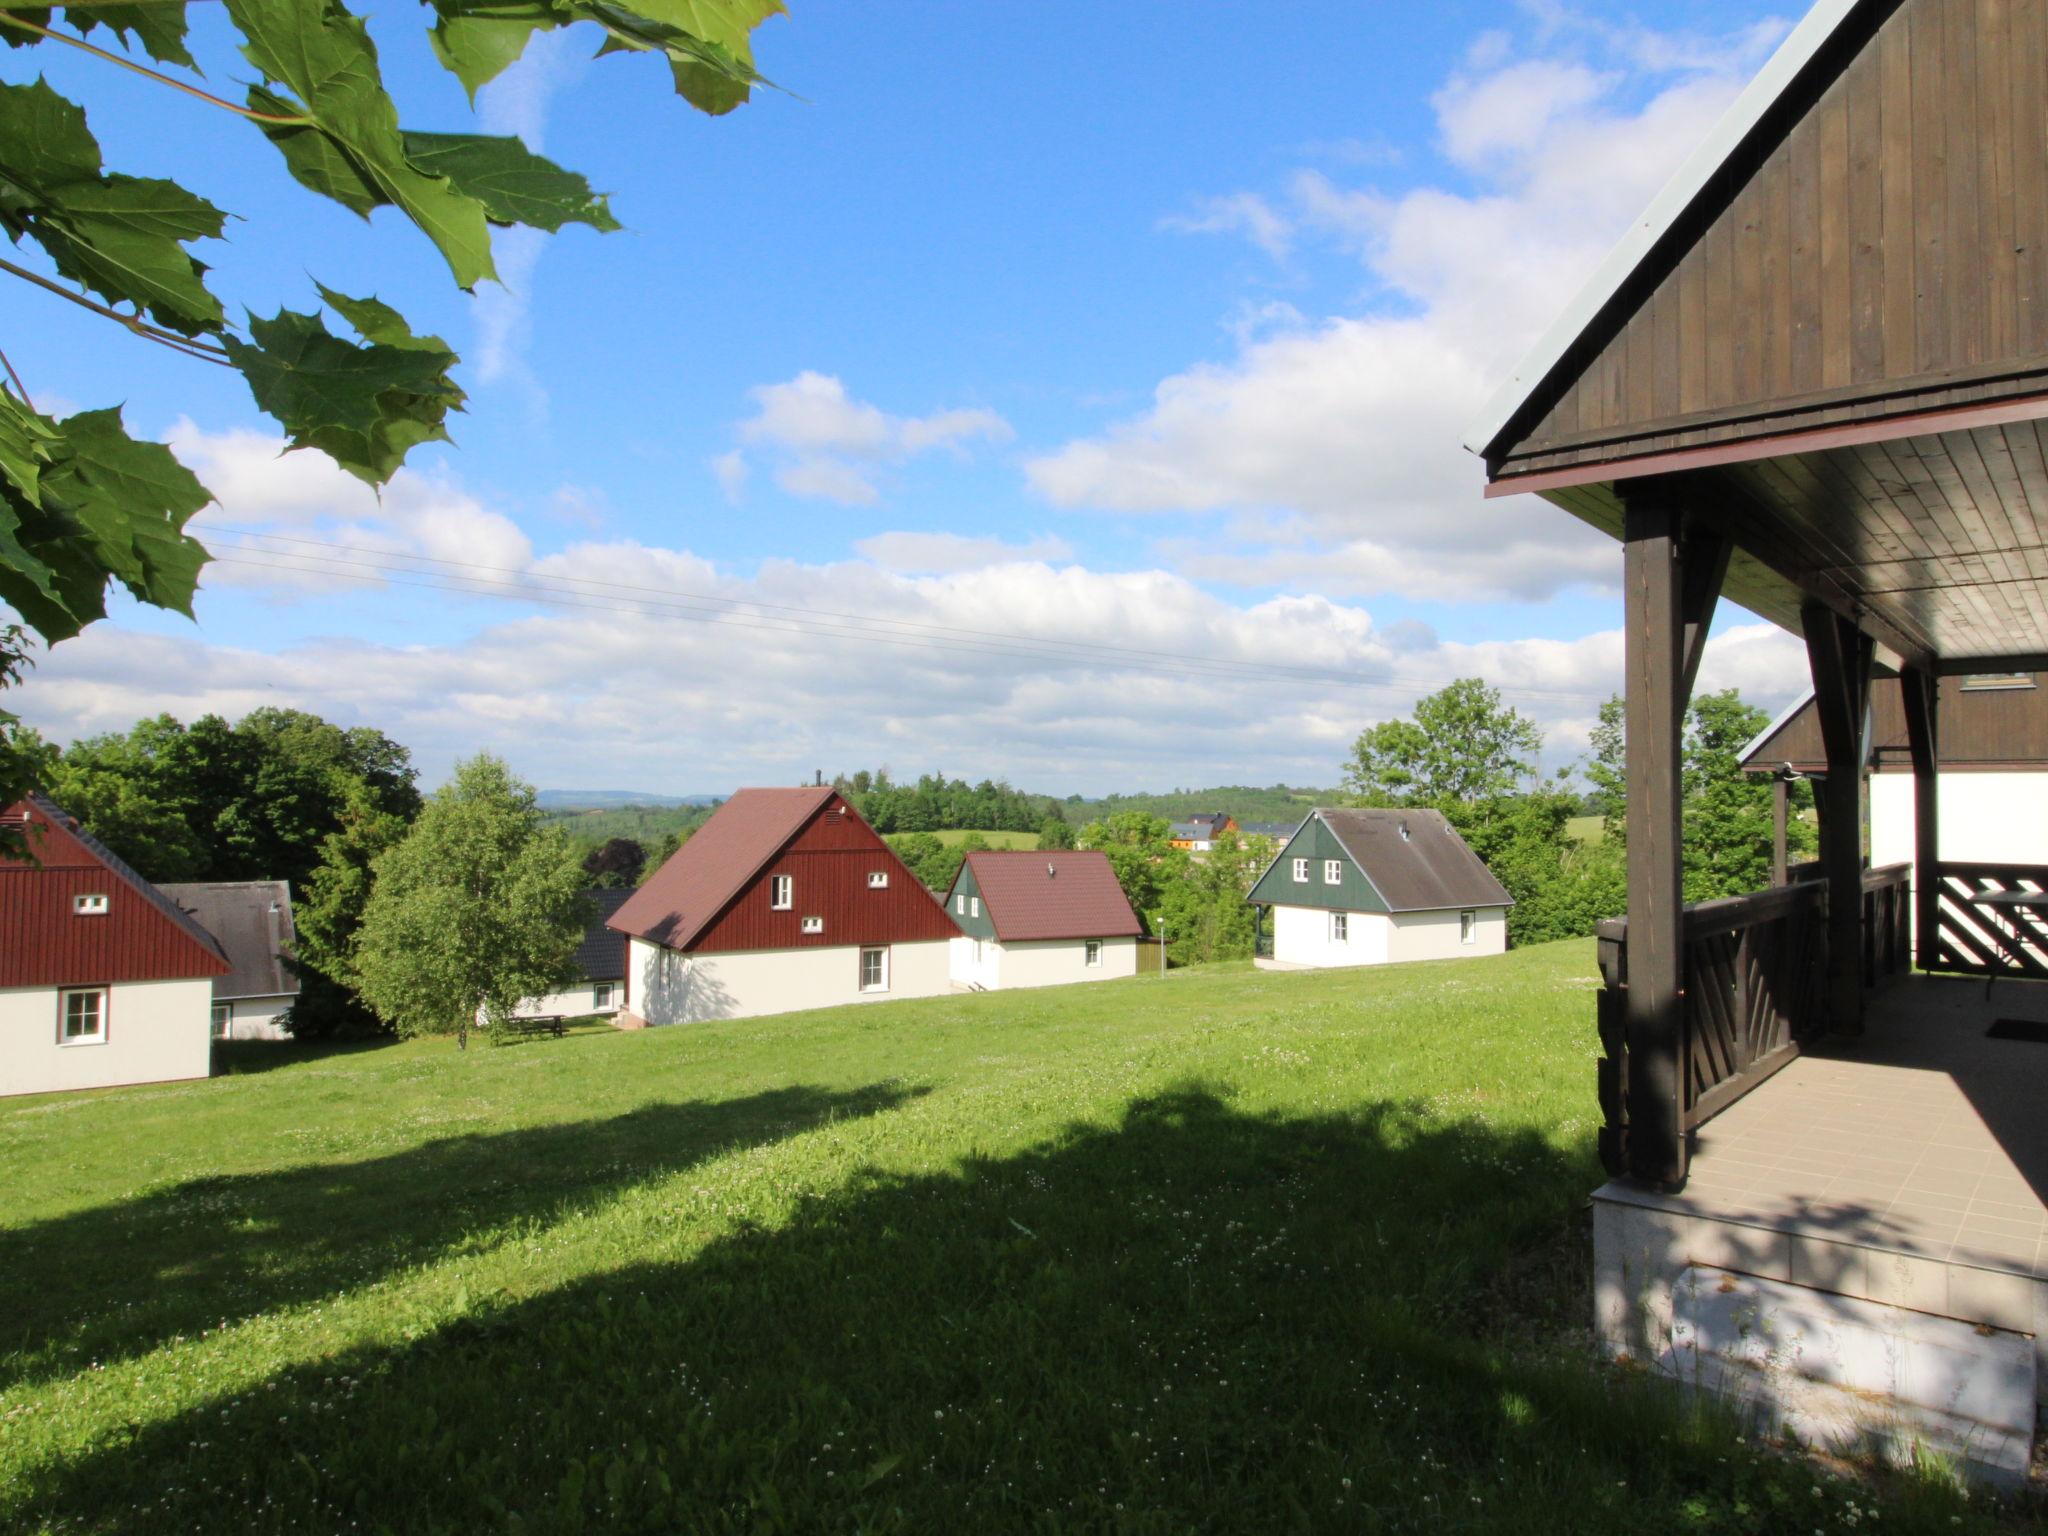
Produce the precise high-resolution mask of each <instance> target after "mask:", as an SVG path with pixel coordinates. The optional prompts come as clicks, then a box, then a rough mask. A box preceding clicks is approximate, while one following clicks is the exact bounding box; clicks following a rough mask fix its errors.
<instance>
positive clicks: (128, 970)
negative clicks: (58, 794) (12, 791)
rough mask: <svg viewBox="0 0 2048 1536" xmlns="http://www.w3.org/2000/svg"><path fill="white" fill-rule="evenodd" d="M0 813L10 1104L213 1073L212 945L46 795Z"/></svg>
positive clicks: (1, 1019)
mask: <svg viewBox="0 0 2048 1536" xmlns="http://www.w3.org/2000/svg"><path fill="white" fill-rule="evenodd" d="M0 818H4V820H5V821H6V822H7V824H8V825H9V827H10V828H11V829H12V830H15V831H18V832H20V833H22V834H24V835H25V836H26V837H27V839H28V845H29V849H30V851H31V853H32V854H33V858H30V859H19V858H6V857H0V1095H4V1094H18V1093H50V1092H53V1091H56V1090H59V1089H66V1088H109V1087H113V1086H115V1085H117V1084H122V1083H160V1082H170V1081H173V1080H175V1079H178V1078H188V1077H205V1076H206V1075H207V1074H208V1073H209V1072H210V1071H211V1070H212V1064H213V1031H212V1018H213V983H214V979H215V978H216V977H218V976H224V975H226V974H227V973H228V972H229V971H230V970H231V969H232V968H233V967H232V966H231V964H230V963H229V960H228V957H227V954H226V953H225V952H224V951H223V950H222V948H221V946H220V944H219V943H218V942H217V941H216V940H215V938H214V936H213V935H212V934H210V933H208V932H207V931H206V930H205V929H204V928H203V927H201V926H200V925H199V923H198V922H197V921H195V920H194V919H193V917H192V916H191V914H190V913H188V912H185V911H183V910H181V909H180V908H179V906H178V904H177V903H176V902H174V901H172V900H171V899H170V897H168V896H166V895H164V893H163V892H162V891H160V890H158V889H157V888H156V887H155V886H153V885H151V884H150V883H149V882H148V881H147V880H145V879H143V878H142V876H140V875H138V874H137V873H136V872H135V871H134V870H133V869H131V868H129V867H128V865H127V864H125V863H123V862H122V861H121V860H120V859H119V858H117V857H116V856H115V855H114V854H113V853H112V852H111V851H109V850H108V849H107V848H106V846H105V845H103V844H102V843H100V842H99V840H98V839H96V838H94V837H93V836H92V835H91V834H90V833H88V832H87V831H86V830H85V829H84V828H83V827H82V826H80V825H79V824H78V822H77V821H76V820H75V819H74V818H73V817H71V816H69V815H67V814H66V813H65V812H64V811H62V810H60V809H58V807H57V806H55V805H53V804H52V803H51V802H50V801H49V800H47V799H45V798H44V797H43V796H41V795H33V796H31V797H30V798H29V799H27V800H23V801H18V802H16V803H15V804H14V805H12V806H10V807H8V808H7V810H6V811H5V812H0Z"/></svg>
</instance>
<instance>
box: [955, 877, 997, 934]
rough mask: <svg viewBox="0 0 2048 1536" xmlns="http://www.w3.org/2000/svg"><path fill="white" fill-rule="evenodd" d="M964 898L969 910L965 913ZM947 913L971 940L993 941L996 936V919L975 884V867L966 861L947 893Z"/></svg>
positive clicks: (979, 888)
mask: <svg viewBox="0 0 2048 1536" xmlns="http://www.w3.org/2000/svg"><path fill="white" fill-rule="evenodd" d="M962 896H965V897H966V898H967V903H966V906H967V910H966V911H964V912H963V911H962V910H961V909H960V908H961V903H960V898H961V897H962ZM977 909H978V910H977ZM946 913H947V915H948V916H949V917H951V918H952V919H953V921H954V922H956V923H958V924H959V925H960V931H961V932H962V933H964V934H966V935H967V937H969V938H970V939H992V938H994V937H995V936H996V924H995V919H994V918H992V917H990V916H989V915H988V905H987V903H985V902H983V901H982V899H981V887H980V886H978V885H976V884H975V883H974V866H973V865H971V864H969V863H967V862H966V861H965V860H963V861H962V862H961V865H960V873H959V874H957V875H955V876H954V877H953V888H952V889H951V890H950V891H948V892H946Z"/></svg>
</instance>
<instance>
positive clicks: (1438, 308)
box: [1027, 7, 1769, 600]
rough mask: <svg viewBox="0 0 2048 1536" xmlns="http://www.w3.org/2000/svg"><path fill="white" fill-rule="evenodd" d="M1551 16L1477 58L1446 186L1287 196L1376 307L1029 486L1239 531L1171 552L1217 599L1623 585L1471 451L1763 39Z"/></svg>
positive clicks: (1159, 396)
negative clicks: (1472, 438) (1477, 427)
mask: <svg viewBox="0 0 2048 1536" xmlns="http://www.w3.org/2000/svg"><path fill="white" fill-rule="evenodd" d="M1537 21H1538V23H1539V25H1540V27H1541V28H1542V30H1543V34H1544V35H1545V36H1547V37H1550V38H1552V39H1555V40H1558V41H1557V51H1556V52H1554V53H1544V54H1538V55H1534V56H1524V55H1518V54H1517V52H1516V49H1515V45H1514V43H1513V41H1512V40H1511V39H1509V38H1507V37H1506V36H1505V35H1501V36H1496V37H1492V38H1490V39H1483V40H1482V42H1481V44H1480V45H1479V46H1476V47H1475V48H1474V49H1473V50H1472V52H1471V53H1470V54H1468V56H1467V58H1466V59H1465V61H1464V63H1463V64H1462V65H1461V66H1460V68H1459V69H1458V71H1457V72H1456V73H1455V74H1454V75H1453V76H1452V78H1451V79H1450V80H1449V82H1448V83H1447V84H1446V85H1445V86H1444V88H1443V89H1442V90H1441V91H1440V92H1439V93H1438V94H1437V96H1436V98H1435V107H1436V112H1437V128H1438V136H1439V140H1440V142H1441V143H1442V145H1443V148H1444V150H1445V153H1446V155H1447V157H1448V158H1449V160H1450V161H1451V163H1452V166H1453V168H1454V169H1455V170H1456V171H1457V172H1458V173H1459V174H1458V175H1457V176H1456V177H1455V178H1447V179H1446V180H1445V181H1444V182H1443V183H1442V184H1437V185H1432V184H1429V183H1426V182H1425V183H1424V184H1422V185H1419V186H1412V187H1409V188H1407V189H1406V190H1403V191H1400V192H1398V193H1387V192H1383V191H1381V190H1379V189H1377V188H1375V187H1373V186H1371V185H1370V184H1365V185H1357V186H1346V185H1341V184H1339V182H1338V181H1336V180H1333V179H1332V177H1331V175H1329V174H1328V173H1326V172H1325V171H1322V170H1316V169H1308V168H1304V169H1300V170H1297V171H1296V172H1294V173H1293V174H1292V175H1291V176H1289V177H1287V178H1286V179H1285V180H1284V183H1283V189H1284V190H1283V192H1282V194H1281V196H1282V199H1283V200H1282V203H1281V204H1280V205H1279V206H1278V207H1277V208H1275V209H1274V217H1275V218H1276V219H1282V220H1285V221H1287V222H1288V224H1289V228H1290V230H1291V233H1292V237H1293V238H1294V240H1295V241H1296V243H1297V244H1300V243H1302V242H1304V241H1306V240H1308V239H1310V238H1316V239H1321V240H1324V241H1327V242H1329V243H1330V244H1332V245H1334V246H1335V247H1336V248H1337V249H1339V250H1343V251H1347V252H1352V253H1355V254H1356V255H1357V256H1358V257H1359V259H1360V260H1361V262H1362V263H1363V264H1364V267H1365V270H1366V274H1367V276H1368V279H1369V281H1370V289H1369V293H1370V295H1371V297H1370V299H1369V301H1368V302H1366V303H1364V304H1363V305H1362V306H1361V307H1360V308H1359V309H1357V310H1356V311H1355V312H1352V313H1343V314H1336V315H1329V316H1325V317H1322V318H1319V319H1314V320H1307V321H1301V322H1298V323H1286V322H1284V321H1283V322H1282V323H1280V324H1278V325H1277V326H1275V325H1264V326H1260V327H1248V328H1242V329H1240V330H1239V331H1238V332H1237V333H1236V334H1237V337H1238V339H1237V345H1236V349H1235V352H1234V354H1233V355H1232V356H1230V357H1229V358H1227V359H1225V360H1221V361H1211V362H1201V363H1197V364H1194V365H1193V366H1190V367H1188V368H1186V369H1184V370H1182V371H1180V372H1178V373H1176V374H1173V375H1172V376H1170V377H1168V378H1166V379H1164V380H1162V381H1161V382H1160V384H1159V385H1158V386H1157V388H1156V389H1155V391H1154V393H1153V398H1152V401H1151V404H1150V407H1149V408H1148V409H1146V410H1144V411H1142V412H1139V413H1138V414H1135V415H1132V416H1129V417H1127V418H1125V419H1123V420H1121V421H1117V422H1113V423H1112V424H1110V425H1109V426H1108V427H1107V428H1105V429H1104V430H1102V431H1100V432H1098V433H1096V434H1094V435H1092V436H1088V437H1084V438H1081V439H1078V440H1075V441H1072V442H1069V443H1067V444H1066V445H1064V446H1063V447H1059V448H1057V449H1055V450H1053V451H1051V452H1048V453H1044V454H1041V455H1039V456H1037V457H1035V458H1033V459H1031V460H1030V461H1029V462H1028V463H1027V475H1028V477H1029V480H1030V483H1031V485H1032V486H1033V487H1034V489H1036V490H1037V492H1038V493H1039V494H1040V495H1042V496H1043V497H1045V498H1046V499H1047V500H1048V501H1050V502H1051V503H1052V504H1053V505H1055V506H1059V507H1064V508H1099V509H1103V510H1108V511H1114V512H1124V513H1136V514H1181V515H1186V514H1210V515H1217V516H1222V517H1225V518H1228V519H1230V520H1231V522H1230V530H1231V533H1232V535H1233V537H1234V541H1235V542H1234V545H1233V544H1226V543H1220V542H1219V540H1218V539H1216V538H1215V537H1212V536H1210V535H1209V534H1208V533H1207V532H1203V533H1201V534H1199V535H1197V534H1194V533H1182V534H1181V535H1179V536H1177V537H1176V539H1175V540H1174V541H1173V542H1172V543H1171V544H1170V545H1168V546H1167V547H1168V548H1169V549H1170V550H1172V551H1173V552H1174V553H1175V554H1176V556H1177V557H1178V558H1179V559H1181V560H1182V561H1183V562H1184V568H1185V569H1188V570H1190V571H1191V572H1196V573H1199V574H1201V575H1203V576H1204V577H1206V578H1207V579H1211V580H1217V581H1229V580H1232V579H1233V577H1232V576H1231V574H1230V572H1231V571H1232V570H1235V571H1237V572H1238V573H1240V575H1241V577H1242V579H1243V580H1244V581H1246V582H1247V583H1248V584H1253V585H1269V584H1273V583H1276V582H1278V583H1281V584H1283V585H1286V586H1289V587H1292V588H1295V589H1298V590H1323V589H1324V587H1325V586H1326V585H1327V587H1328V589H1329V590H1332V591H1339V592H1345V593H1353V594H1358V595H1372V594H1375V593H1383V592H1398V593H1403V594H1409V595H1416V596H1426V597H1437V598H1441V597H1455V598H1464V599H1473V600H1478V599H1485V598H1500V597H1515V598H1522V599H1533V598H1541V597H1545V596H1548V595H1550V594H1553V593H1555V592H1557V591H1559V590H1561V589H1564V588H1567V587H1571V586H1576V585H1583V584H1586V583H1589V582H1590V583H1594V584H1598V585H1611V584H1612V582H1613V580H1614V579H1615V578H1616V576H1617V575H1618V561H1616V560H1615V559H1614V558H1613V555H1612V547H1611V545H1609V544H1607V543H1606V541H1605V540H1603V539H1601V538H1600V537H1599V536H1598V535H1596V534H1593V533H1591V532H1590V531H1589V530H1587V529H1584V528H1582V527H1581V526H1580V525H1578V524H1577V523H1576V522H1574V521H1573V520H1572V519H1571V518H1570V517H1569V516H1567V515H1565V514H1564V513H1561V512H1559V511H1556V510H1554V509H1552V508H1550V507H1547V506H1544V505H1541V504H1538V503H1535V502H1533V501H1530V500H1527V499H1524V498H1514V499H1510V500H1501V501H1492V502H1488V501H1485V500H1483V499H1482V498H1481V495H1480V490H1481V482H1482V473H1481V468H1480V466H1479V464H1478V462H1477V461H1476V460H1475V459H1473V458H1472V457H1471V456H1470V455H1469V454H1467V453H1465V452H1464V450H1463V449H1462V448H1461V447H1460V439H1461V437H1462V434H1463V432H1464V430H1465V429H1466V428H1467V427H1468V426H1469V425H1470V422H1471V420H1472V418H1473V417H1474V416H1475V415H1476V414H1477V412H1478V410H1479V408H1480V407H1481V406H1482V405H1483V404H1484V403H1485V401H1486V399H1487V397H1488V396H1489V395H1490V393H1491V392H1492V389H1493V387H1494V386H1495V385H1496V384H1497V383H1498V382H1499V380H1500V379H1501V378H1502V377H1503V376H1504V375H1505V374H1506V372H1507V371H1508V369H1510V368H1511V367H1512V366H1513V364H1514V362H1515V361H1516V359H1517V358H1518V356H1519V355H1520V354H1521V352H1523V351H1524V350H1525V349H1526V348H1527V346H1528V345H1529V344H1530V342H1532V341H1533V340H1534V338H1535V337H1536V335H1537V334H1539V333H1540V331H1541V330H1542V329H1543V327H1544V326H1545V325H1547V324H1548V323H1549V322H1550V320H1551V319H1552V318H1553V317H1554V316H1555V315H1556V314H1557V312H1558V311H1559V310H1560V309H1561V308H1562V307H1563V305H1564V304H1565V303H1566V302H1568V301H1569V299H1570V297H1571V295H1572V293H1573V292H1574V291H1575V290H1576V289H1577V288H1578V286H1579V285H1580V284H1581V283H1582V282H1583V281H1584V279H1585V277H1586V276H1587V274H1588V273H1589V272H1590V271H1591V270H1592V268H1593V267H1594V266H1595V265H1596V264H1597V263H1598V261H1599V260H1600V258H1601V257H1602V256H1603V255H1604V254H1605V253H1606V250H1607V249H1608V247H1609V245H1610V243H1611V242H1612V240H1613V239H1614V237H1615V236H1617V235H1618V234H1619V233H1620V232H1621V231H1622V230H1623V229H1624V228H1625V227H1626V226H1627V224H1628V222H1629V220H1630V219H1632V218H1633V217H1634V216H1635V215H1636V214H1637V213H1638V212H1639V211H1640V210H1641V209H1642V207H1643V206H1644V205H1645V204H1646V203H1647V202H1648V201H1649V199H1650V198H1651V197H1652V196H1653V195H1654V194H1655V192H1656V190H1657V189H1658V187H1659V186H1661V184H1662V183H1663V181H1664V180H1665V179H1666V178H1667V177H1668V176H1669V174H1670V172H1671V171H1672V169H1673V168H1674V167H1675V166H1676V164H1677V163H1678V161H1679V160H1680V159H1682V158H1683V156H1684V155H1685V153H1686V152H1688V151H1689V150H1690V149H1691V148H1692V146H1693V145H1694V144H1696V143H1697V142H1698V141H1699V140H1700V138H1701V137H1702V136H1703V135H1704V134H1705V133H1706V131H1707V129H1708V128H1709V127H1710V126H1711V124H1712V123H1713V121H1714V119H1715V118H1716V117H1717V116H1718V115H1719V114H1720V112H1721V111H1722V110H1723V109H1724V108H1725V107H1726V105H1727V104H1728V102H1729V101H1730V100H1731V99H1732V97H1733V96H1734V94H1735V93H1736V92H1737V91H1738V90H1739V89H1740V87H1741V84H1742V81H1743V78H1744V77H1745V75H1746V73H1747V71H1748V70H1749V69H1750V68H1753V66H1754V63H1755V57H1754V55H1755V50H1756V48H1757V47H1758V46H1761V43H1762V40H1763V39H1764V38H1765V37H1767V36H1768V35H1769V29H1762V30H1759V29H1753V28H1752V29H1745V30H1744V31H1743V32H1742V33H1740V34H1737V35H1735V36H1734V37H1731V38H1728V39H1721V40H1719V41H1718V44H1717V46H1715V47H1712V48H1709V47H1705V46H1695V47H1693V48H1692V49H1691V50H1690V52H1686V51H1685V50H1684V49H1682V48H1680V46H1679V45H1678V44H1677V43H1675V42H1674V43H1672V44H1671V46H1670V47H1668V48H1666V49H1665V50H1664V51H1663V52H1662V53H1659V52H1658V50H1657V49H1656V48H1654V47H1653V46H1652V41H1653V35H1652V34H1647V33H1644V32H1642V31H1641V30H1640V29H1637V30H1635V31H1631V32H1629V33H1628V34H1627V35H1626V36H1620V35H1615V36H1604V35H1600V34H1597V33H1595V32H1593V31H1591V30H1590V29H1589V28H1588V27H1587V26H1586V25H1583V24H1581V23H1580V22H1579V19H1578V18H1577V17H1576V15H1575V13H1570V12H1564V11H1562V10H1560V9H1558V8H1555V7H1552V8H1548V9H1544V10H1542V11H1540V12H1539V14H1538V15H1537ZM1667 41H1668V40H1667ZM1586 49H1593V50H1596V51H1598V52H1599V53H1600V54H1601V58H1600V59H1599V60H1598V61H1597V62H1595V63H1588V62H1587V61H1586V59H1585V58H1584V57H1582V56H1581V52H1582V51H1584V50H1586ZM1681 53H1684V56H1685V57H1684V63H1683V64H1682V66H1681V64H1680V63H1679V62H1677V58H1678V56H1679V55H1680V54H1681ZM1702 58H1704V59H1705V60H1706V63H1705V65H1704V66H1702V65H1701V64H1700V63H1699V62H1698V61H1699V60H1700V59H1702ZM1645 72H1651V74H1650V75H1649V76H1646V73H1645ZM1245 195H1247V196H1255V197H1259V198H1260V199H1261V206H1270V204H1269V203H1268V202H1267V201H1266V200H1265V199H1264V198H1263V195H1262V194H1245ZM1235 196H1237V194H1233V195H1232V197H1235ZM1218 206H1219V207H1238V206H1247V207H1248V206H1249V205H1248V204H1245V205H1240V204H1238V203H1235V202H1233V201H1231V200H1230V199H1229V198H1226V199H1225V200H1224V201H1223V202H1222V203H1220V204H1218ZM1218 227H1222V225H1220V224H1219V226H1218ZM1245 232H1246V233H1248V234H1250V235H1251V236H1252V237H1253V238H1254V239H1257V238H1258V236H1257V232H1256V231H1253V230H1246V231H1245Z"/></svg>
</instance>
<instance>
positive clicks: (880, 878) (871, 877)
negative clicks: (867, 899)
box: [868, 869, 889, 891]
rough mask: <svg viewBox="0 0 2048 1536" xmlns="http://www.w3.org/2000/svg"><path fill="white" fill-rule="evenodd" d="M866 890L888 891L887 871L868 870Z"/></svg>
mask: <svg viewBox="0 0 2048 1536" xmlns="http://www.w3.org/2000/svg"><path fill="white" fill-rule="evenodd" d="M868 889H869V890H871V891H886V890H887V889H889V871H887V870H886V869H871V870H869V871H868Z"/></svg>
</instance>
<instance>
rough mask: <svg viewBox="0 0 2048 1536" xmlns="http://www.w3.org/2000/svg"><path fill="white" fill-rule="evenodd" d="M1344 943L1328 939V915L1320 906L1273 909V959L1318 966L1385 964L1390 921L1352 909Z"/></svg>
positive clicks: (1375, 914)
mask: <svg viewBox="0 0 2048 1536" xmlns="http://www.w3.org/2000/svg"><path fill="white" fill-rule="evenodd" d="M1347 915H1348V917H1349V920H1350V922H1349V928H1350V932H1349V934H1348V936H1347V937H1346V938H1345V940H1344V942H1342V943H1337V942H1335V941H1333V940H1332V939H1331V938H1330V916H1331V914H1330V913H1329V912H1328V911H1326V910H1324V909H1323V908H1322V907H1277V906H1276V907H1275V908H1274V909H1273V958H1274V959H1275V960H1278V961H1280V962H1282V963H1283V964H1286V965H1312V966H1316V967H1318V968H1323V967H1330V966H1344V965H1384V964H1386V962H1387V953H1388V944H1389V940H1390V937H1391V932H1392V926H1393V925H1392V924H1391V923H1390V922H1389V921H1388V919H1387V918H1385V917H1383V916H1381V915H1380V914H1378V913H1373V912H1352V913H1349V914H1347Z"/></svg>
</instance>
